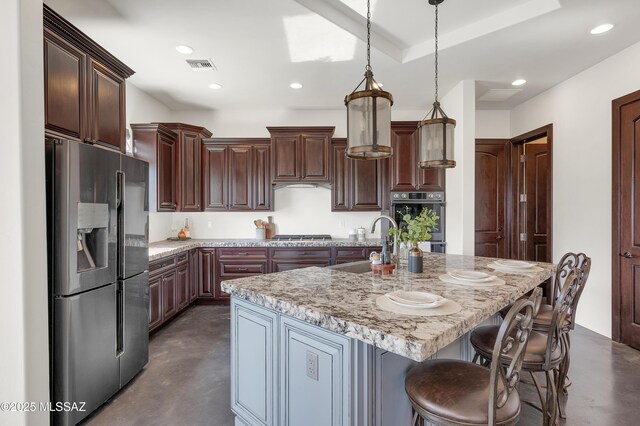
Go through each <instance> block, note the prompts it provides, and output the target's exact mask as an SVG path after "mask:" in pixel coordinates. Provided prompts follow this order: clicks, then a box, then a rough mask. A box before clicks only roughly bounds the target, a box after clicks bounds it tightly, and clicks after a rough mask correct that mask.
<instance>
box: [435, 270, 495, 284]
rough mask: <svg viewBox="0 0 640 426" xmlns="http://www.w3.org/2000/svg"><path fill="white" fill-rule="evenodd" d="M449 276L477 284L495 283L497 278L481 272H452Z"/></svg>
mask: <svg viewBox="0 0 640 426" xmlns="http://www.w3.org/2000/svg"><path fill="white" fill-rule="evenodd" d="M447 274H449V276H451V277H453V278H455V279H457V280H463V281H471V282H475V283H486V282H489V281H493V280H494V279H495V278H496V276H495V275H489V274H487V273H486V272H481V271H450V272H447Z"/></svg>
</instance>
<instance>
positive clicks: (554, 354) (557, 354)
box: [471, 268, 582, 425]
mask: <svg viewBox="0 0 640 426" xmlns="http://www.w3.org/2000/svg"><path fill="white" fill-rule="evenodd" d="M581 277H582V274H581V271H580V270H579V269H577V268H574V269H573V270H572V271H571V272H570V273H569V274H568V275H567V277H566V280H565V282H564V286H563V288H562V290H561V291H560V294H559V295H558V298H557V301H556V305H555V307H554V310H553V315H552V317H551V323H550V326H549V328H548V331H536V330H533V331H532V332H531V336H530V337H529V343H528V345H527V349H526V351H525V355H524V360H523V364H522V368H523V370H525V371H528V372H529V373H530V374H531V378H532V379H533V383H534V384H535V386H536V390H537V391H538V396H539V397H540V403H541V410H542V413H543V422H544V424H545V425H553V424H554V423H555V422H556V420H557V414H558V412H557V407H558V398H557V390H556V384H557V378H556V377H555V374H556V372H557V370H558V369H559V367H560V364H561V363H562V361H563V359H564V356H565V353H566V351H567V347H566V338H565V337H566V336H565V335H566V334H567V333H568V332H569V328H568V327H567V326H566V320H567V316H568V315H569V309H570V307H571V306H572V304H573V301H574V299H575V297H576V294H577V293H578V292H579V290H580V285H581ZM505 320H506V318H505ZM498 334H499V329H498V327H497V326H485V327H478V328H476V329H475V330H473V332H472V333H471V345H472V346H473V348H474V349H475V350H476V357H474V360H476V359H478V358H480V359H481V361H482V363H483V364H484V365H487V364H488V362H489V360H491V361H490V362H491V364H492V368H493V362H495V360H494V359H495V357H493V356H492V352H491V348H492V347H493V344H494V343H495V342H496V340H497V338H498ZM512 357H513V355H512V354H510V353H509V354H506V355H504V356H503V357H502V359H501V363H502V365H503V366H505V365H509V363H510V362H511V359H512ZM537 372H540V373H544V374H545V378H546V386H542V384H541V383H539V382H538V380H537V379H536V376H535V375H534V373H537ZM545 387H546V390H545V391H543V389H544V388H545ZM543 394H544V395H543Z"/></svg>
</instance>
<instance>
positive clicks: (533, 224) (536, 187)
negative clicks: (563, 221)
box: [520, 140, 551, 262]
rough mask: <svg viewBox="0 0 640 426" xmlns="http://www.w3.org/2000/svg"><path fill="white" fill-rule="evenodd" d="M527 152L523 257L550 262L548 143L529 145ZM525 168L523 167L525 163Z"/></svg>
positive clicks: (526, 145)
mask: <svg viewBox="0 0 640 426" xmlns="http://www.w3.org/2000/svg"><path fill="white" fill-rule="evenodd" d="M523 149H524V159H525V162H524V182H523V184H524V192H523V193H524V194H525V195H526V201H524V203H525V205H526V206H525V208H524V209H522V213H524V215H525V218H524V226H523V227H522V228H521V230H522V231H523V232H525V233H526V241H524V242H523V245H524V253H523V254H522V256H521V257H520V258H521V259H524V260H533V261H536V262H548V261H551V259H548V258H547V188H548V179H547V177H548V170H547V169H548V167H549V161H548V160H549V156H548V151H547V144H546V140H545V142H544V143H542V142H529V143H526V144H524V145H523ZM521 164H522V163H521Z"/></svg>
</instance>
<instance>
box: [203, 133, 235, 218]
mask: <svg viewBox="0 0 640 426" xmlns="http://www.w3.org/2000/svg"><path fill="white" fill-rule="evenodd" d="M227 151H228V148H227V146H226V145H216V144H213V143H209V142H207V141H205V143H204V148H203V150H202V152H203V153H204V158H203V162H202V166H203V167H202V168H203V181H204V185H203V186H204V209H205V210H206V211H219V210H227V209H228V203H227V199H228V187H229V182H228V177H227V176H228V173H227V168H228V167H227V164H228V162H227Z"/></svg>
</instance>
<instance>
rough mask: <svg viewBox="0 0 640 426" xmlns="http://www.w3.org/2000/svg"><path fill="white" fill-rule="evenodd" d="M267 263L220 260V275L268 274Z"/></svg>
mask: <svg viewBox="0 0 640 426" xmlns="http://www.w3.org/2000/svg"><path fill="white" fill-rule="evenodd" d="M266 273H267V263H266V262H264V263H224V262H220V275H221V276H225V275H238V274H241V275H244V274H250V275H254V274H266Z"/></svg>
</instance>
